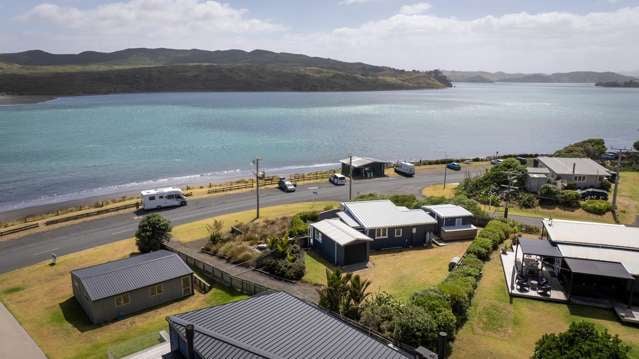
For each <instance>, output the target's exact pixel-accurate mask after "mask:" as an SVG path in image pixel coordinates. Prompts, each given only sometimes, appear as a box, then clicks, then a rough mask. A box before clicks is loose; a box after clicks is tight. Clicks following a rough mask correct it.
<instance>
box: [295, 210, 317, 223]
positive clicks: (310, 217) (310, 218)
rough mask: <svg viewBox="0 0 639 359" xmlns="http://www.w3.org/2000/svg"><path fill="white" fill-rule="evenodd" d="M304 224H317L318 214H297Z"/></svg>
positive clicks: (307, 212) (315, 212)
mask: <svg viewBox="0 0 639 359" xmlns="http://www.w3.org/2000/svg"><path fill="white" fill-rule="evenodd" d="M297 215H298V216H299V217H300V219H301V220H302V221H303V222H304V223H309V222H317V221H318V220H319V212H317V211H304V212H300V213H298V214H297Z"/></svg>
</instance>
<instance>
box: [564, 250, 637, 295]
mask: <svg viewBox="0 0 639 359" xmlns="http://www.w3.org/2000/svg"><path fill="white" fill-rule="evenodd" d="M564 263H566V266H567V267H568V269H569V270H570V280H569V283H568V293H569V294H570V295H571V296H572V295H575V296H583V297H589V298H597V299H608V298H614V299H616V300H623V301H625V300H627V301H628V303H632V299H633V292H634V282H635V277H634V276H633V275H632V274H630V273H628V271H627V270H626V268H625V267H624V266H623V265H622V264H621V263H618V262H606V261H596V260H591V259H578V258H564ZM628 291H630V293H629V294H628Z"/></svg>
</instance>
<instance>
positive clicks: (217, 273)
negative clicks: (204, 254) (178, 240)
mask: <svg viewBox="0 0 639 359" xmlns="http://www.w3.org/2000/svg"><path fill="white" fill-rule="evenodd" d="M166 248H167V249H168V250H170V251H173V252H175V253H177V254H178V255H179V256H180V257H181V258H182V260H184V262H186V264H188V265H189V266H191V267H193V268H196V269H197V270H199V271H200V273H201V274H202V275H203V276H205V277H206V278H207V279H210V280H211V281H214V282H216V283H218V284H221V285H223V286H225V287H227V288H231V289H234V290H236V291H238V292H240V293H243V294H248V295H255V294H257V293H261V292H265V291H268V290H271V289H270V288H268V287H265V286H263V285H260V284H257V283H253V282H251V281H248V280H246V279H242V278H238V277H236V276H234V275H232V274H229V273H227V272H225V271H223V270H221V269H219V268H216V267H214V266H212V265H210V264H208V263H204V262H203V261H201V260H199V259H197V258H194V257H192V256H190V255H188V254H186V253H184V252H181V251H179V250H177V249H175V248H171V247H170V246H166Z"/></svg>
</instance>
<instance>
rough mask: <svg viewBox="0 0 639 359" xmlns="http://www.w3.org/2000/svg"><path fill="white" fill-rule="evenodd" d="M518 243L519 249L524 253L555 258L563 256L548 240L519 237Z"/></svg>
mask: <svg viewBox="0 0 639 359" xmlns="http://www.w3.org/2000/svg"><path fill="white" fill-rule="evenodd" d="M519 245H520V246H521V251H522V252H523V253H525V254H532V255H538V256H544V257H556V258H561V257H563V255H562V253H561V251H559V248H557V246H553V245H552V243H550V242H549V241H545V240H541V239H527V238H520V239H519Z"/></svg>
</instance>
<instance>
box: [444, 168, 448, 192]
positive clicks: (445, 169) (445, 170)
mask: <svg viewBox="0 0 639 359" xmlns="http://www.w3.org/2000/svg"><path fill="white" fill-rule="evenodd" d="M447 174H448V165H444V189H446V175H447Z"/></svg>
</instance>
